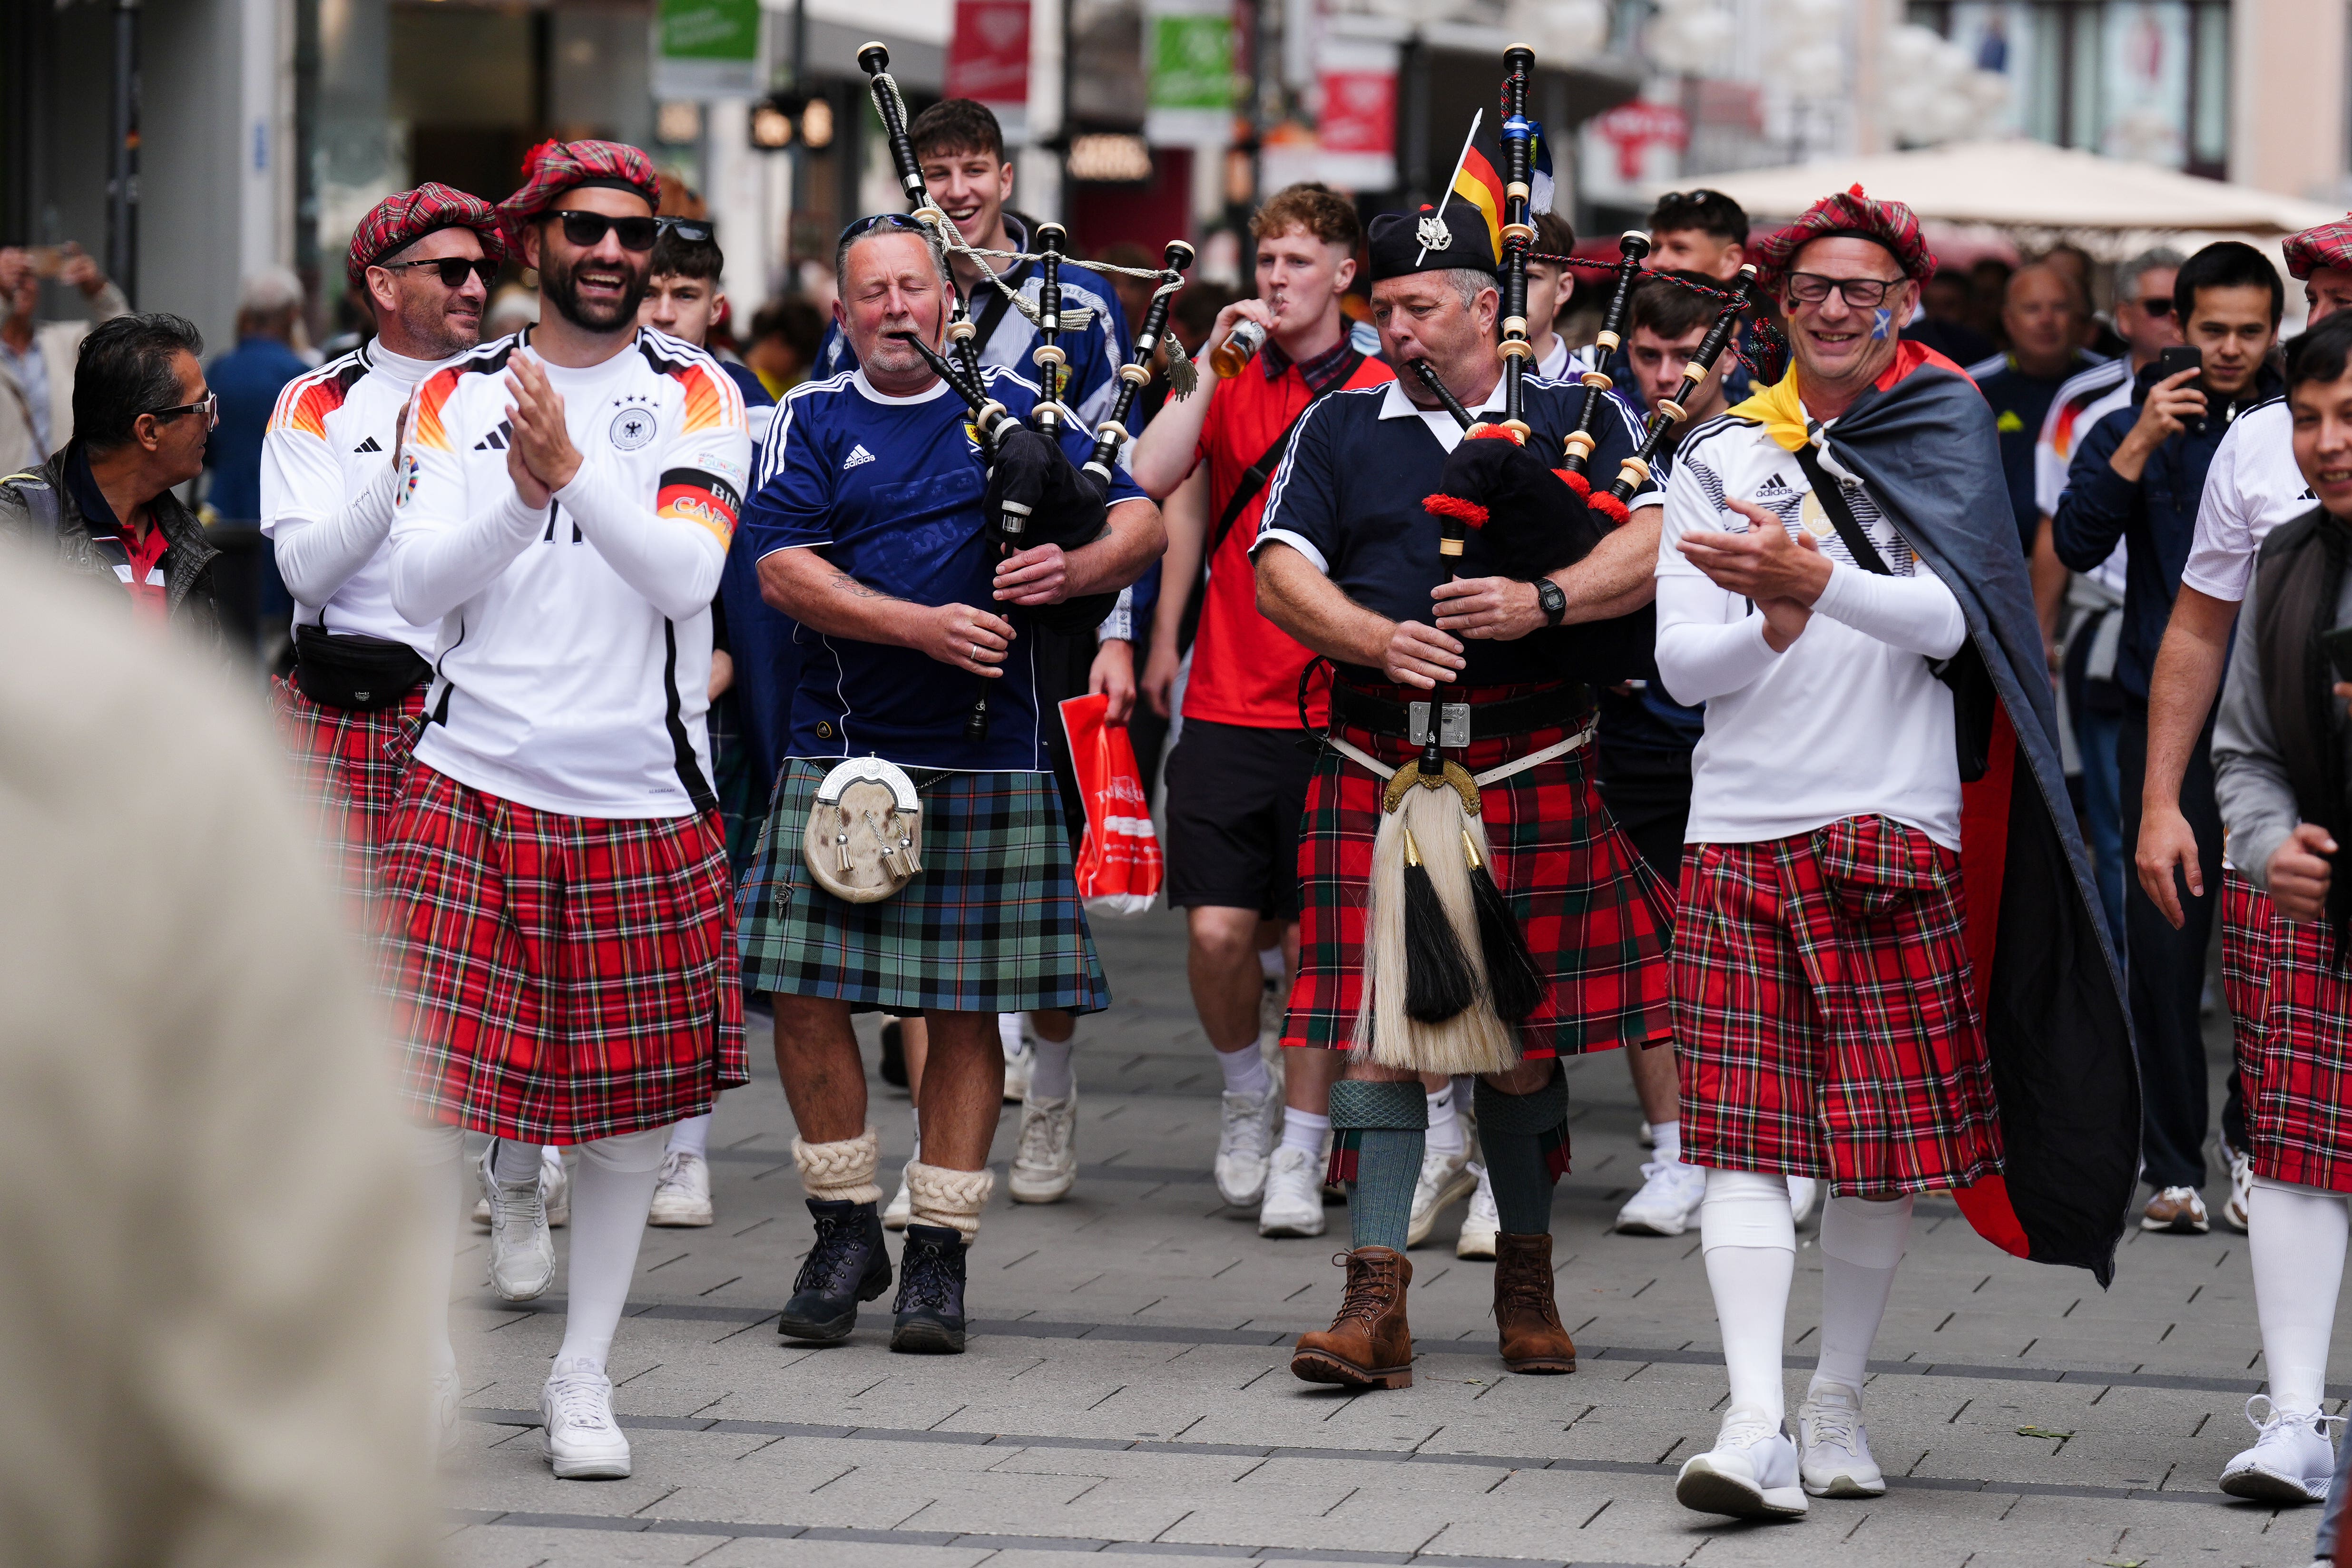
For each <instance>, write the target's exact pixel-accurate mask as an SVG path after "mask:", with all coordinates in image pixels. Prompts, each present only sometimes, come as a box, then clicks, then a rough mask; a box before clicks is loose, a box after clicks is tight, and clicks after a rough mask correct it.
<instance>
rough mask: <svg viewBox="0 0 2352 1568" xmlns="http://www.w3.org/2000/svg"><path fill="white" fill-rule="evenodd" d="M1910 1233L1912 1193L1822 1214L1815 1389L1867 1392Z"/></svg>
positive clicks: (1833, 1206)
mask: <svg viewBox="0 0 2352 1568" xmlns="http://www.w3.org/2000/svg"><path fill="white" fill-rule="evenodd" d="M2337 1206H2338V1207H2341V1206H2342V1205H2337ZM1910 1232H1911V1198H1910V1194H1905V1195H1903V1196H1902V1197H1899V1198H1897V1199H1895V1201H1894V1202H1893V1203H1872V1202H1870V1201H1869V1200H1867V1199H1864V1198H1832V1199H1831V1200H1830V1201H1829V1204H1828V1205H1827V1206H1825V1207H1824V1208H1823V1209H1822V1354H1821V1361H1820V1363H1818V1364H1817V1365H1816V1367H1815V1369H1814V1372H1813V1386H1818V1385H1820V1384H1823V1383H1842V1384H1845V1385H1846V1386H1847V1387H1848V1388H1851V1389H1853V1391H1854V1392H1855V1393H1857V1394H1859V1393H1860V1392H1861V1391H1862V1384H1863V1380H1864V1378H1866V1377H1868V1376H1869V1375H1870V1344H1871V1342H1872V1341H1873V1340H1875V1339H1876V1338H1877V1337H1878V1324H1879V1321H1880V1320H1881V1319H1883V1318H1885V1316H1886V1295H1887V1292H1888V1291H1890V1290H1892V1289H1895V1268H1896V1267H1897V1266H1898V1265H1900V1264H1901V1263H1902V1261H1903V1242H1904V1238H1905V1237H1907V1236H1908V1235H1909V1234H1910Z"/></svg>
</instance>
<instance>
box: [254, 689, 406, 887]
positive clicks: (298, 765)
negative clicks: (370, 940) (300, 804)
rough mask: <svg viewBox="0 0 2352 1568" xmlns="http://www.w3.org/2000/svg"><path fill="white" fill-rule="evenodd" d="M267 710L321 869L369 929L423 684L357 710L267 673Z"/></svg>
mask: <svg viewBox="0 0 2352 1568" xmlns="http://www.w3.org/2000/svg"><path fill="white" fill-rule="evenodd" d="M269 710H270V713H271V716H272V717H274V718H275V719H276V720H277V721H278V739H279V740H280V741H282V742H284V743H285V746H286V750H287V752H288V753H289V755H291V756H292V757H293V759H294V764H295V779H296V784H297V787H299V789H300V791H301V794H302V798H303V800H304V801H305V802H306V803H308V805H310V812H311V830H312V835H313V837H314V838H315V839H316V841H317V843H318V846H319V853H320V857H321V858H322V860H323V861H324V863H325V865H326V867H327V869H328V873H329V875H330V876H331V877H332V878H333V879H334V883H335V886H336V887H337V888H338V889H340V890H341V891H342V892H343V893H345V894H346V895H348V896H350V897H352V898H354V899H356V900H359V901H360V904H361V910H360V915H359V918H360V920H361V921H362V924H363V925H364V926H365V927H367V928H368V929H370V930H373V928H374V925H375V913H374V910H373V908H371V907H370V906H371V905H372V904H373V900H374V898H375V896H376V893H377V890H378V886H379V879H380V877H381V875H382V862H383V836H384V831H385V829H386V828H387V827H388V826H390V825H391V822H392V812H393V807H394V805H396V804H397V803H398V802H399V799H400V781H401V777H402V775H403V774H404V773H406V772H407V771H408V746H409V726H410V723H411V721H414V720H415V719H416V718H417V717H418V716H419V715H420V714H422V713H423V712H424V711H425V687H424V685H423V683H421V682H420V683H419V684H418V685H417V686H416V687H415V689H413V690H411V691H410V692H409V693H408V695H407V696H405V697H404V698H402V699H401V700H399V701H398V702H395V703H394V704H393V705H392V706H390V707H388V708H378V709H375V710H372V711H366V712H362V711H361V710H358V709H353V708H328V707H325V706H322V705H321V704H320V703H316V702H313V701H311V700H310V699H309V698H308V697H305V696H303V695H302V692H301V689H299V687H297V686H296V685H295V684H294V683H293V682H292V681H290V680H288V679H286V678H285V677H283V676H272V677H271V678H270V681H269Z"/></svg>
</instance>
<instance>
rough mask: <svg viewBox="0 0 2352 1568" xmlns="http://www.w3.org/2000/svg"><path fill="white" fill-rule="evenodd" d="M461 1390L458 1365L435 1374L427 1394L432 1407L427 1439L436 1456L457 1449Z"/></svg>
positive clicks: (426, 1427)
mask: <svg viewBox="0 0 2352 1568" xmlns="http://www.w3.org/2000/svg"><path fill="white" fill-rule="evenodd" d="M459 1392H460V1390H459V1388H458V1386H457V1368H456V1367H451V1368H450V1369H449V1370H448V1371H447V1372H443V1373H435V1374H434V1377H433V1384H432V1387H431V1389H430V1390H429V1392H428V1394H427V1395H426V1397H427V1398H428V1400H429V1401H430V1403H431V1406H432V1408H431V1410H430V1411H429V1413H428V1419H427V1421H426V1424H425V1437H426V1441H427V1442H428V1443H429V1444H430V1445H431V1447H430V1449H429V1452H431V1453H432V1454H433V1455H434V1457H435V1458H439V1457H440V1456H441V1455H444V1454H448V1453H453V1452H455V1451H456V1449H457V1419H458V1417H457V1397H458V1394H459Z"/></svg>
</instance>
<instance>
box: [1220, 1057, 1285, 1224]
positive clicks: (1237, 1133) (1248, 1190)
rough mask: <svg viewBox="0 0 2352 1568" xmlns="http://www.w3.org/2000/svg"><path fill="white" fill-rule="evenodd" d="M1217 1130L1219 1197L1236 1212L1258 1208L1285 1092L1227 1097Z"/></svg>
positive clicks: (1268, 1091)
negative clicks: (1221, 1121) (1237, 1210)
mask: <svg viewBox="0 0 2352 1568" xmlns="http://www.w3.org/2000/svg"><path fill="white" fill-rule="evenodd" d="M1223 1100H1224V1120H1223V1123H1222V1124H1221V1125H1220V1126H1219V1127H1218V1129H1217V1163H1216V1165H1215V1172H1216V1178H1217V1195H1218V1196H1220V1197H1222V1198H1223V1199H1224V1200H1225V1202H1227V1203H1229V1204H1231V1205H1234V1207H1235V1208H1237V1209H1246V1208H1255V1207H1257V1205H1258V1204H1259V1202H1260V1201H1261V1200H1262V1199H1264V1198H1265V1167H1266V1160H1267V1157H1268V1156H1269V1155H1271V1154H1272V1153H1273V1152H1274V1129H1275V1122H1276V1118H1278V1117H1280V1116H1281V1114H1282V1091H1281V1090H1280V1089H1276V1088H1275V1087H1273V1086H1268V1087H1267V1089H1266V1091H1265V1095H1264V1096H1262V1097H1261V1098H1259V1099H1256V1100H1252V1099H1251V1098H1250V1097H1249V1096H1247V1095H1245V1094H1228V1095H1225V1096H1224V1097H1223Z"/></svg>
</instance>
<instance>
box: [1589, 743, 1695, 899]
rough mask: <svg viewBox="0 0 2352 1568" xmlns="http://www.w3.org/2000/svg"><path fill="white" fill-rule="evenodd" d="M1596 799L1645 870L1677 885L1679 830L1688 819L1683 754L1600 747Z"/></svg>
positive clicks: (1679, 875)
mask: <svg viewBox="0 0 2352 1568" xmlns="http://www.w3.org/2000/svg"><path fill="white" fill-rule="evenodd" d="M1596 760H1597V761H1598V762H1599V763H1600V774H1601V799H1602V800H1604V801H1606V802H1607V803H1608V805H1609V815H1610V816H1613V817H1615V818H1616V819H1617V826H1620V827H1622V828H1623V829H1624V830H1625V837H1628V838H1631V839H1632V840H1633V848H1634V849H1635V851H1637V852H1638V853H1639V854H1640V855H1641V857H1642V858H1643V859H1644V860H1646V861H1648V862H1649V864H1650V868H1651V869H1652V870H1654V871H1655V872H1657V874H1658V875H1659V876H1661V877H1664V879H1666V885H1667V886H1668V887H1674V886H1676V885H1678V884H1679V883H1680V882H1681V881H1682V875H1683V829H1684V828H1685V826H1688V825H1689V822H1690V804H1691V759H1690V753H1689V752H1653V751H1649V750H1646V749H1643V748H1641V747H1634V746H1624V747H1618V748H1614V749H1612V748H1611V747H1609V746H1606V745H1603V746H1602V747H1601V749H1600V752H1599V755H1598V757H1597V759H1596Z"/></svg>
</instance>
